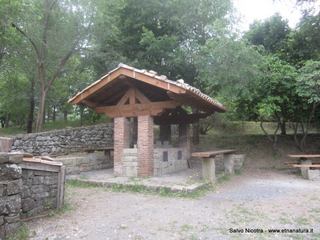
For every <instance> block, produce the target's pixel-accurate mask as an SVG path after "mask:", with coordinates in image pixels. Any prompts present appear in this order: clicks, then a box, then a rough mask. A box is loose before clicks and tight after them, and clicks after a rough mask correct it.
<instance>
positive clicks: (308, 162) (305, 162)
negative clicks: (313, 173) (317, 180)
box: [300, 159, 312, 179]
mask: <svg viewBox="0 0 320 240" xmlns="http://www.w3.org/2000/svg"><path fill="white" fill-rule="evenodd" d="M311 164H312V161H311V160H309V159H307V160H303V161H301V165H311ZM300 169H301V175H302V177H303V178H306V179H308V171H309V167H302V168H300Z"/></svg>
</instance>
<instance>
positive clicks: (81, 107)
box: [80, 105, 84, 126]
mask: <svg viewBox="0 0 320 240" xmlns="http://www.w3.org/2000/svg"><path fill="white" fill-rule="evenodd" d="M83 110H84V107H83V106H82V105H80V126H82V125H83Z"/></svg>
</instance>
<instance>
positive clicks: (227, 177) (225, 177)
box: [217, 174, 230, 184]
mask: <svg viewBox="0 0 320 240" xmlns="http://www.w3.org/2000/svg"><path fill="white" fill-rule="evenodd" d="M229 180H230V175H226V174H224V175H222V176H220V177H218V178H217V183H219V184H220V183H223V182H227V181H229Z"/></svg>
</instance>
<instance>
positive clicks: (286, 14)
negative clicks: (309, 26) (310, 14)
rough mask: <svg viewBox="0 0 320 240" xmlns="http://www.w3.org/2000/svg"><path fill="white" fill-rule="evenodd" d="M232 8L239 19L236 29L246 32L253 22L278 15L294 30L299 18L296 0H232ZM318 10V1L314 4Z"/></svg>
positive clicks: (319, 0) (319, 3)
mask: <svg viewBox="0 0 320 240" xmlns="http://www.w3.org/2000/svg"><path fill="white" fill-rule="evenodd" d="M233 3H234V7H235V8H236V11H237V13H238V15H239V17H240V21H239V22H238V28H239V29H240V31H247V30H248V29H249V26H250V24H251V23H253V22H254V21H255V20H263V19H266V18H268V17H270V16H272V15H274V14H275V13H279V14H280V15H281V16H282V17H283V18H285V19H287V20H288V23H289V26H290V27H292V28H294V27H295V26H296V24H297V23H298V22H299V19H300V17H301V12H300V8H299V7H298V6H297V5H296V0H233ZM315 5H316V7H317V9H319V8H320V0H317V3H315Z"/></svg>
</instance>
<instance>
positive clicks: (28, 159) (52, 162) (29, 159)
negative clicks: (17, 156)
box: [23, 158, 63, 166]
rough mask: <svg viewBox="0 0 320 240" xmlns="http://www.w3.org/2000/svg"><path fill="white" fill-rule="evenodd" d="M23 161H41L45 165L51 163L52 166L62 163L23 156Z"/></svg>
mask: <svg viewBox="0 0 320 240" xmlns="http://www.w3.org/2000/svg"><path fill="white" fill-rule="evenodd" d="M23 161H24V162H31V163H32V162H33V163H42V164H46V165H52V166H62V165H63V164H62V163H61V162H55V161H47V160H42V159H40V158H23Z"/></svg>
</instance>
